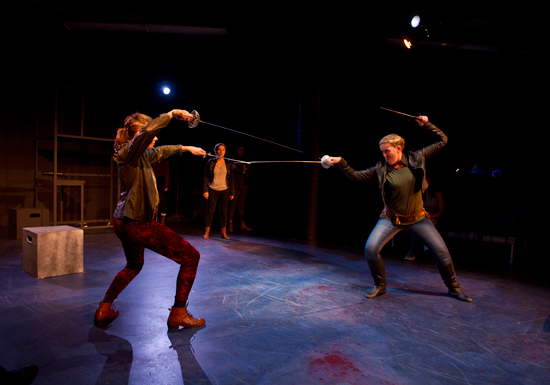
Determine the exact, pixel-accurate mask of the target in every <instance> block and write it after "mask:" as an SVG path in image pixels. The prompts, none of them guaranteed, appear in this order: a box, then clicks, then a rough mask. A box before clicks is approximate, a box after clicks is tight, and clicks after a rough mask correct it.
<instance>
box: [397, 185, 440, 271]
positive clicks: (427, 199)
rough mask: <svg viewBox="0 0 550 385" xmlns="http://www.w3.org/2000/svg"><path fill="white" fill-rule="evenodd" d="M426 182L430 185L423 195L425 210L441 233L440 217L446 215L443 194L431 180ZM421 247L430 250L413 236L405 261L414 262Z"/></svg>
mask: <svg viewBox="0 0 550 385" xmlns="http://www.w3.org/2000/svg"><path fill="white" fill-rule="evenodd" d="M426 182H427V183H428V187H427V188H426V190H424V193H423V194H422V201H423V202H424V208H425V209H426V212H427V213H428V218H430V221H432V223H433V224H434V226H435V228H436V229H437V230H438V231H440V233H441V230H440V226H439V224H440V217H441V216H442V215H443V214H444V213H445V204H444V200H443V194H442V193H441V192H440V191H437V190H435V189H434V188H433V186H432V184H431V181H430V178H428V177H426ZM420 247H424V250H427V249H428V248H427V247H426V246H425V245H422V242H420V241H419V240H418V239H417V238H416V237H415V236H414V235H413V236H412V237H411V247H410V249H409V252H408V253H407V255H406V256H405V260H407V261H414V260H415V258H416V251H417V250H419V249H420Z"/></svg>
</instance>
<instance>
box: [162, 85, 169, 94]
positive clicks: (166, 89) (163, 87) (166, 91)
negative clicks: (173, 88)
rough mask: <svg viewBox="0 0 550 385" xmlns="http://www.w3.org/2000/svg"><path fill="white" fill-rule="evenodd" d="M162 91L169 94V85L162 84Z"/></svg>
mask: <svg viewBox="0 0 550 385" xmlns="http://www.w3.org/2000/svg"><path fill="white" fill-rule="evenodd" d="M162 93H163V94H164V95H169V94H170V87H168V86H162Z"/></svg>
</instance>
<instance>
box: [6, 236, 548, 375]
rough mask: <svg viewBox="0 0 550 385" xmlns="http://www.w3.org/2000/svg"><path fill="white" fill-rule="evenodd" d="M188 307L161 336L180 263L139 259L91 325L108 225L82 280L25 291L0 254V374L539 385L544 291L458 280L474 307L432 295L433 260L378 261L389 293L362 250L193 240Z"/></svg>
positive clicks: (114, 244)
mask: <svg viewBox="0 0 550 385" xmlns="http://www.w3.org/2000/svg"><path fill="white" fill-rule="evenodd" d="M177 231H178V232H179V233H180V234H181V235H182V236H183V237H184V238H186V239H187V240H188V241H189V242H190V243H191V244H193V245H194V246H195V247H196V248H197V249H198V250H199V251H200V252H201V255H202V257H201V262H200V265H199V269H198V274H197V278H196V281H195V285H194V287H193V291H192V293H191V296H190V306H189V310H190V311H191V312H192V313H193V315H195V316H197V317H202V318H205V319H206V325H205V326H203V327H201V328H199V329H191V330H181V331H179V332H168V331H167V327H166V319H167V317H168V313H169V310H168V308H169V307H170V306H171V305H172V303H173V296H174V292H175V279H176V274H177V271H178V265H176V264H175V263H174V262H172V261H170V260H168V259H165V258H164V257H162V256H160V255H158V254H155V253H153V252H150V251H146V254H145V266H144V268H143V270H142V271H141V273H140V274H139V276H138V277H137V278H136V279H135V280H134V281H133V282H132V283H131V284H130V285H129V286H128V288H127V289H126V290H125V291H124V292H123V293H122V294H121V295H120V297H119V298H118V300H117V301H116V302H115V306H116V307H117V309H118V310H119V311H120V316H119V317H118V319H117V320H115V322H114V323H113V324H112V325H111V327H110V328H109V329H107V330H101V329H98V328H96V327H94V326H93V315H94V312H95V309H96V307H97V304H98V302H99V301H100V300H101V299H102V297H103V294H104V292H105V290H106V289H107V287H108V286H109V284H110V283H111V280H112V279H113V277H114V276H115V274H116V273H117V272H118V271H119V270H120V269H122V268H123V267H124V264H125V259H124V255H123V252H122V247H121V246H120V242H119V241H118V239H117V238H116V236H115V235H114V234H113V233H112V231H111V230H102V231H87V232H85V235H84V266H85V270H86V271H85V273H83V274H72V275H66V276H60V277H54V278H47V279H43V280H38V279H35V278H33V277H32V276H30V275H28V274H26V273H25V272H23V271H22V262H21V255H22V253H21V241H16V240H2V243H1V247H0V252H1V254H0V255H1V256H0V282H1V286H0V324H1V330H0V340H1V344H0V346H1V348H0V365H2V366H4V367H6V368H7V369H15V368H18V367H20V366H23V365H27V364H36V365H38V367H39V373H38V376H37V378H36V380H35V382H34V383H33V384H55V385H58V384H78V385H87V384H160V385H172V384H181V383H184V384H229V385H235V384H283V385H290V384H295V385H304V384H342V385H344V384H423V385H427V384H506V385H508V384H524V385H526V384H532V385H541V384H550V358H549V357H550V287H548V286H541V285H535V284H530V283H526V282H521V281H517V280H511V279H507V278H505V277H499V276H496V275H489V274H483V273H478V272H471V271H470V272H467V271H461V270H458V272H457V275H458V279H459V282H460V284H461V285H462V288H463V290H464V291H465V292H466V293H467V294H468V295H470V296H471V297H472V298H473V302H472V303H464V302H460V301H458V300H456V299H453V298H450V297H448V296H446V295H445V293H446V288H445V287H444V285H443V282H442V280H441V278H440V277H439V274H438V272H437V269H436V267H435V264H430V263H421V262H418V263H407V262H404V261H403V260H402V258H401V257H399V258H392V257H391V256H388V257H387V258H385V261H386V270H387V276H388V294H387V295H386V296H384V297H381V298H377V299H374V300H368V299H366V298H365V297H364V295H365V291H366V289H367V288H368V287H369V286H370V285H371V283H372V280H371V278H370V273H369V270H368V266H367V263H366V262H365V260H364V257H363V255H362V251H361V250H350V249H339V248H334V247H319V246H313V245H308V244H307V243H305V242H298V241H292V240H284V239H283V240H281V239H273V238H266V237H259V236H254V235H233V236H232V239H231V240H228V241H226V240H222V239H220V238H219V235H218V233H216V232H214V233H213V235H212V237H211V238H210V239H209V240H204V239H202V237H201V234H200V233H199V232H198V231H197V230H193V229H192V228H188V229H185V228H183V227H181V228H178V230H177Z"/></svg>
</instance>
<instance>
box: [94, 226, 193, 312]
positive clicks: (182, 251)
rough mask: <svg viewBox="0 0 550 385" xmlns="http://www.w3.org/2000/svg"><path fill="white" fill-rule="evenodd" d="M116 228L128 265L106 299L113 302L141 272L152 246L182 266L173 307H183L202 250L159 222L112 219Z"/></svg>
mask: <svg viewBox="0 0 550 385" xmlns="http://www.w3.org/2000/svg"><path fill="white" fill-rule="evenodd" d="M113 229H114V231H115V234H116V235H117V237H118V238H119V239H120V241H121V242H122V247H123V249H124V254H125V255H126V267H125V268H124V269H122V270H121V271H120V272H119V273H118V274H117V275H116V277H115V278H114V280H113V282H112V283H111V286H109V288H108V289H107V292H106V293H105V297H104V300H103V302H108V303H111V302H113V301H114V300H115V299H116V298H117V297H118V295H119V294H120V293H121V292H122V290H124V289H125V288H126V286H128V284H129V283H130V282H131V281H132V280H133V279H134V278H135V277H136V276H137V275H138V274H139V272H140V271H141V268H142V267H143V263H144V258H143V256H144V251H145V249H149V250H152V251H154V252H156V253H158V254H160V255H163V256H165V257H166V258H169V259H171V260H173V261H174V262H176V263H177V264H179V265H180V267H179V272H178V277H177V281H176V295H175V301H174V306H177V307H184V306H185V304H186V303H187V299H188V297H189V292H190V291H191V287H192V286H193V282H194V281H195V276H196V274H197V267H198V265H199V259H200V254H199V252H198V251H197V250H196V249H195V248H194V247H193V246H191V244H190V243H189V242H187V241H186V240H185V239H183V238H182V237H181V236H179V235H178V234H177V233H176V232H174V231H173V230H172V229H170V228H169V227H166V226H164V225H161V224H160V223H158V222H154V221H153V222H141V221H124V220H120V219H116V218H113Z"/></svg>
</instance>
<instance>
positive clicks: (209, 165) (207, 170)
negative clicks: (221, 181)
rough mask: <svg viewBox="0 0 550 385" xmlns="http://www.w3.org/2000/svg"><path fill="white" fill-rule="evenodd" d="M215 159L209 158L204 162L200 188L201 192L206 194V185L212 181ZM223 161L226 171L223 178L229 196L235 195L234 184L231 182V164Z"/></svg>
mask: <svg viewBox="0 0 550 385" xmlns="http://www.w3.org/2000/svg"><path fill="white" fill-rule="evenodd" d="M217 160H218V159H217V158H211V159H209V160H208V162H206V167H204V180H203V186H202V192H203V193H205V192H208V185H209V184H211V183H212V181H213V180H214V167H215V166H216V162H217ZM224 161H225V168H226V169H227V175H226V176H225V182H226V184H227V187H228V188H229V195H230V196H234V195H235V184H234V182H233V163H232V162H231V161H229V160H227V159H224Z"/></svg>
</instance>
